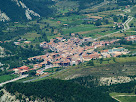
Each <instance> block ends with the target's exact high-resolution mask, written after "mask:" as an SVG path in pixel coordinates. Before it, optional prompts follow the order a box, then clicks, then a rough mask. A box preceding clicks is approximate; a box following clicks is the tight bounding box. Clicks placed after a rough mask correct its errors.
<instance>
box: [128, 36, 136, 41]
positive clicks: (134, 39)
mask: <svg viewBox="0 0 136 102" xmlns="http://www.w3.org/2000/svg"><path fill="white" fill-rule="evenodd" d="M125 39H126V40H127V41H133V42H135V41H136V35H131V36H128V37H125Z"/></svg>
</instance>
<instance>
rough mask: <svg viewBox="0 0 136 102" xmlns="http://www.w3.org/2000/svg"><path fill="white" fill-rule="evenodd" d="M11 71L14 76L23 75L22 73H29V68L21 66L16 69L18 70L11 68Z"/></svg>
mask: <svg viewBox="0 0 136 102" xmlns="http://www.w3.org/2000/svg"><path fill="white" fill-rule="evenodd" d="M13 71H15V73H16V74H23V73H25V72H28V71H29V67H27V66H22V67H18V68H13Z"/></svg>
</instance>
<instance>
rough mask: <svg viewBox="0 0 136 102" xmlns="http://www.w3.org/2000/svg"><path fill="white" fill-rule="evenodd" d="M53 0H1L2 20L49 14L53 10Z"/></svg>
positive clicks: (15, 19)
mask: <svg viewBox="0 0 136 102" xmlns="http://www.w3.org/2000/svg"><path fill="white" fill-rule="evenodd" d="M53 4H54V1H52V0H0V21H9V20H11V21H20V20H32V19H33V18H35V17H41V16H49V15H50V14H52V12H53V10H52V8H51V5H53Z"/></svg>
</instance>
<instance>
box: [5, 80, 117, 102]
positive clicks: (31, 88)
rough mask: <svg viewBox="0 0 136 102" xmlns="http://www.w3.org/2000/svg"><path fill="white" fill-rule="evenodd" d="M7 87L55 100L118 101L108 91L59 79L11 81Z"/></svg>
mask: <svg viewBox="0 0 136 102" xmlns="http://www.w3.org/2000/svg"><path fill="white" fill-rule="evenodd" d="M5 88H6V89H7V90H8V91H9V92H10V93H12V94H16V93H17V92H18V93H21V94H24V95H25V96H28V97H29V98H30V96H31V98H33V99H37V98H40V99H47V98H50V99H52V100H53V101H55V102H116V101H115V100H114V99H112V98H111V97H110V96H109V95H108V94H107V93H102V92H101V91H99V90H96V89H93V88H85V87H83V86H81V85H78V84H75V83H73V82H69V81H63V80H57V79H51V80H43V81H38V82H31V83H9V84H7V85H6V86H5ZM20 100H21V97H20Z"/></svg>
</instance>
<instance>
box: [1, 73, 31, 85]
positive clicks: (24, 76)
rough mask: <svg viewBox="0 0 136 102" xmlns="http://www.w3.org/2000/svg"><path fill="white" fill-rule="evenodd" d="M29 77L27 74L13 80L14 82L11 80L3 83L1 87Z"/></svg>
mask: <svg viewBox="0 0 136 102" xmlns="http://www.w3.org/2000/svg"><path fill="white" fill-rule="evenodd" d="M27 76H28V74H27V75H22V76H19V77H17V78H15V79H12V80H9V81H6V82H2V83H0V86H3V85H5V84H7V83H10V82H14V81H17V80H19V79H23V78H26V77H27Z"/></svg>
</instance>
